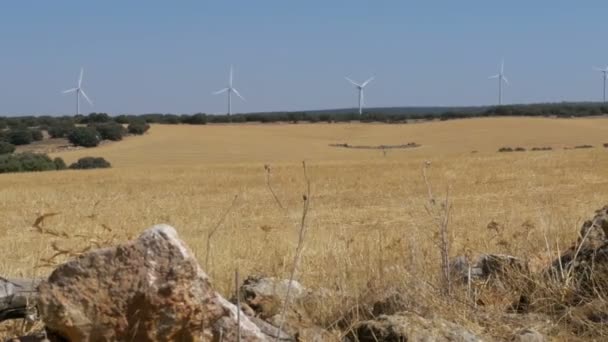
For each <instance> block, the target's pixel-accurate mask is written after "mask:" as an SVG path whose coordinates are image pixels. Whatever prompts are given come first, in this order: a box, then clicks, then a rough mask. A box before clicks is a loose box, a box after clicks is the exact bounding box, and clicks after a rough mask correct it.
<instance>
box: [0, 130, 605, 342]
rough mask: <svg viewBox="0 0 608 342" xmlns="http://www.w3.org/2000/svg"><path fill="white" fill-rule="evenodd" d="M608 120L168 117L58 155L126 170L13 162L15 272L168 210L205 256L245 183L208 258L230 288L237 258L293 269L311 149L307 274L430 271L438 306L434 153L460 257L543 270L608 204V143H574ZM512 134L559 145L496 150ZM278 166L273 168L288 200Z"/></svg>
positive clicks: (340, 281) (3, 269) (260, 269)
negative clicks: (487, 256)
mask: <svg viewBox="0 0 608 342" xmlns="http://www.w3.org/2000/svg"><path fill="white" fill-rule="evenodd" d="M607 124H608V120H607V119H603V118H593V119H539V118H487V119H466V120H454V121H447V122H430V123H420V124H406V125H383V124H298V125H207V126H159V125H156V126H153V127H152V128H151V130H150V132H149V133H148V134H146V135H145V136H142V137H129V138H127V139H125V140H124V141H122V142H120V143H115V144H108V145H104V146H100V147H98V148H94V149H79V150H74V151H66V152H61V153H56V154H53V156H60V157H62V158H64V159H65V160H66V162H68V163H71V162H73V161H75V160H76V159H78V158H79V157H83V156H88V155H94V156H100V157H104V158H105V159H107V160H108V161H110V162H111V163H112V165H113V167H114V168H113V169H107V170H92V171H61V172H45V173H34V174H4V175H0V189H1V190H0V196H1V199H2V200H1V201H0V213H1V214H2V217H3V220H2V222H1V223H0V225H1V226H0V231H2V237H1V239H2V240H1V242H2V245H3V246H5V248H9V249H10V253H6V254H5V255H4V257H3V259H2V261H0V274H2V275H10V276H34V275H45V274H47V273H48V272H49V270H50V268H48V267H44V266H45V261H43V260H44V259H48V258H49V257H51V256H52V255H53V254H55V253H56V251H57V248H55V250H54V249H53V248H52V247H51V242H53V241H55V242H56V246H57V247H58V249H61V250H69V251H71V252H70V253H76V252H78V251H79V250H81V249H83V248H85V247H86V246H90V245H96V244H99V245H106V244H109V243H111V242H117V241H124V240H126V239H127V238H129V237H134V236H137V235H138V234H139V233H140V232H141V231H142V230H144V229H145V228H147V227H149V226H151V225H153V224H156V223H168V224H170V225H172V226H174V227H176V228H177V230H178V231H179V233H180V236H181V237H182V238H184V240H185V241H186V242H187V243H188V244H189V246H190V247H192V248H193V250H194V252H195V254H196V255H197V257H198V259H199V260H200V262H201V264H203V265H204V259H205V255H206V253H207V247H206V246H207V234H208V232H209V231H210V230H212V229H213V228H214V227H216V226H217V222H219V221H220V219H221V217H222V216H223V213H224V212H225V211H226V210H227V209H228V208H230V207H231V203H232V201H233V199H234V197H235V196H237V199H236V201H235V204H234V206H233V207H232V208H231V209H230V210H229V212H228V214H227V216H226V219H225V221H223V222H222V224H221V225H220V226H219V227H218V229H217V232H216V234H215V235H214V236H213V240H212V241H211V244H210V245H211V250H210V251H209V255H210V262H209V267H208V269H207V271H208V273H209V274H210V275H211V277H212V281H213V283H214V285H215V286H216V287H218V288H219V290H220V292H222V293H224V294H225V295H229V294H230V293H231V292H232V291H233V290H234V285H233V283H234V281H233V274H234V269H235V268H236V267H237V266H238V268H239V269H240V272H241V274H244V275H252V274H265V275H269V276H278V277H282V278H287V277H288V276H289V272H290V270H291V266H290V265H291V261H292V259H293V254H294V252H295V245H296V243H297V236H298V228H297V226H298V221H299V219H300V217H301V215H302V194H303V193H304V191H305V181H304V177H303V172H302V164H301V162H302V161H303V160H306V163H307V171H308V176H309V179H310V182H311V185H312V189H311V194H312V199H311V207H310V212H309V215H308V219H307V226H308V234H307V236H306V240H305V249H304V251H303V255H302V262H301V266H300V269H299V271H298V272H297V277H296V278H297V279H298V280H299V281H300V282H302V283H303V284H305V285H306V286H308V287H311V288H327V289H332V290H336V291H338V292H339V293H341V294H342V295H343V296H344V297H349V298H354V297H357V298H365V297H366V296H370V297H373V296H375V294H377V293H379V292H381V291H384V290H385V289H389V288H402V287H406V286H408V284H410V283H411V282H413V281H417V280H423V281H424V283H425V284H430V285H428V286H427V287H425V290H424V291H422V290H421V291H420V292H419V295H420V296H425V295H426V294H428V297H425V298H423V299H420V300H421V301H427V302H429V303H433V302H436V300H435V299H433V297H432V296H431V293H434V292H433V291H432V290H433V288H432V287H433V286H436V285H437V284H438V281H439V277H440V271H441V270H440V253H439V250H438V248H437V245H436V241H437V233H436V230H437V229H436V226H435V221H434V218H433V217H431V216H429V214H428V213H427V211H426V210H425V205H427V204H428V202H429V191H428V188H427V186H426V184H425V182H424V179H423V176H422V168H423V165H427V164H428V165H429V166H427V171H426V172H427V176H428V181H429V183H430V186H431V191H432V194H433V197H434V198H435V199H437V200H438V201H439V200H441V199H443V198H444V196H445V195H446V190H447V189H449V200H450V202H451V205H452V207H451V218H450V221H449V239H450V241H451V250H450V255H451V256H456V255H467V254H475V253H483V252H496V253H505V254H510V255H514V256H517V257H521V258H526V259H528V260H530V264H531V265H532V266H533V267H536V268H537V269H540V268H542V267H544V266H547V265H549V263H550V261H551V259H553V258H554V257H555V256H556V253H557V251H556V249H557V247H560V248H566V247H567V246H569V245H570V243H572V242H573V241H574V240H575V239H576V236H577V233H578V229H579V227H580V225H581V224H582V222H583V220H584V219H586V218H588V217H590V215H591V214H592V213H593V211H594V210H595V209H598V208H600V207H602V206H603V205H605V204H608V197H607V196H606V194H607V193H608V177H607V176H606V175H607V173H606V170H607V169H608V152H607V151H606V149H603V148H595V149H592V148H590V149H576V150H575V149H571V150H564V147H567V146H581V145H586V144H589V145H593V146H602V144H603V143H604V142H605V141H606V136H608V125H607ZM345 141H347V142H348V143H349V144H353V145H369V146H377V145H399V144H402V143H403V142H404V141H405V142H408V141H415V142H416V143H418V144H420V145H421V146H420V147H417V148H412V149H394V150H391V151H390V152H388V153H387V154H386V155H383V154H382V153H381V152H380V151H376V150H365V149H342V148H334V147H330V146H329V145H330V144H339V143H343V142H345ZM503 146H522V147H525V148H528V149H531V148H532V147H535V146H543V147H551V148H553V150H552V151H538V152H535V153H496V151H497V150H498V149H499V148H500V147H503ZM472 150H475V151H478V153H475V154H471V153H470V151H472ZM264 165H269V166H270V178H269V181H270V184H271V187H272V189H273V191H274V192H275V194H276V199H275V198H274V197H273V194H272V193H271V191H270V189H269V187H268V183H267V180H268V179H267V171H266V170H265V169H264ZM277 200H278V202H279V203H280V206H279V205H278V204H277ZM281 207H283V208H284V209H281ZM45 213H57V215H54V216H52V217H48V218H46V219H45V220H44V222H43V223H42V224H41V226H42V227H44V229H48V230H52V231H53V232H55V233H59V234H56V235H58V236H54V235H53V234H49V233H44V234H42V233H40V232H39V231H37V230H36V229H35V228H32V223H33V222H34V220H35V219H36V218H37V217H39V216H40V215H41V214H45ZM491 222H495V223H496V224H497V225H498V226H499V227H501V228H500V229H489V227H495V226H494V225H490V223H491ZM61 233H65V234H64V235H65V236H62V234H61ZM547 246H549V247H547ZM68 254H69V253H68ZM65 257H66V255H59V256H58V257H57V258H56V259H54V260H53V262H59V261H62V260H64V259H65ZM425 291H427V292H425ZM344 297H336V298H335V299H334V300H333V301H332V300H328V301H326V303H325V306H324V307H323V308H320V309H319V310H318V312H319V315H318V317H316V319H317V320H318V322H319V323H320V324H322V325H325V326H330V325H331V322H332V321H333V320H334V319H335V318H336V317H337V316H339V315H337V314H336V312H340V311H341V310H342V306H343V305H344ZM485 302H486V303H487V304H486V306H485V309H484V310H487V312H489V313H493V312H504V308H505V306H506V305H507V304H508V303H505V302H504V300H503V299H501V298H494V299H488V298H486V299H485ZM429 305H430V304H429ZM445 311H446V313H445V315H447V316H448V317H450V318H453V319H454V320H458V321H460V322H463V324H465V325H468V326H471V327H472V328H471V329H473V330H475V329H477V330H483V331H484V332H486V333H489V334H490V335H494V336H497V337H501V336H505V335H504V334H505V333H504V331H506V329H507V328H503V327H511V325H509V324H512V325H517V324H519V323H513V322H511V321H508V320H505V321H500V319H499V318H497V319H498V322H497V323H495V324H494V327H486V326H484V325H483V322H479V320H478V319H477V318H474V317H473V316H471V315H470V313H468V312H467V311H465V310H464V309H462V308H461V307H460V306H455V307H454V308H445ZM494 317H499V316H497V315H495V316H494ZM524 321H525V320H524ZM570 333H571V331H570V330H569V329H568V328H564V329H563V331H562V330H560V329H557V330H553V331H552V333H551V334H553V335H554V336H561V338H563V339H565V340H567V339H569V338H571V335H570Z"/></svg>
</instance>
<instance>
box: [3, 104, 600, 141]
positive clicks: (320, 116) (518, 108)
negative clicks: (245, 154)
mask: <svg viewBox="0 0 608 342" xmlns="http://www.w3.org/2000/svg"><path fill="white" fill-rule="evenodd" d="M605 114H608V105H604V104H598V103H590V102H587V103H584V102H583V103H574V102H568V103H546V104H523V105H503V106H494V107H394V108H369V109H368V110H366V112H365V113H363V115H361V116H359V114H358V113H357V112H356V110H355V109H337V110H319V111H299V112H259V113H243V114H233V115H225V114H224V115H209V114H205V113H195V114H163V113H149V114H139V115H117V116H111V115H109V114H107V113H91V114H88V115H75V116H49V115H43V116H34V115H30V116H19V117H0V130H5V129H7V128H8V129H14V128H24V127H26V128H27V127H41V128H43V129H46V130H48V132H49V134H51V135H52V136H53V135H58V136H61V135H62V131H63V132H64V131H66V130H68V129H69V128H70V127H72V126H74V125H97V124H108V123H118V124H122V125H132V127H133V129H134V130H135V129H136V128H135V127H138V128H140V129H143V127H144V124H151V123H155V124H171V125H177V124H189V125H204V124H208V123H246V122H259V123H275V122H291V123H298V122H328V123H331V122H349V121H362V122H387V123H403V122H407V121H412V120H450V119H461V118H470V117H491V116H545V117H561V118H566V117H583V116H597V115H605ZM53 132H55V133H56V134H53Z"/></svg>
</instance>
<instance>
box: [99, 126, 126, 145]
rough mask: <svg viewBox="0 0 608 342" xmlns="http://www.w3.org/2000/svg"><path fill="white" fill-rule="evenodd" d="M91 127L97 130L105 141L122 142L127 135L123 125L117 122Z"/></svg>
mask: <svg viewBox="0 0 608 342" xmlns="http://www.w3.org/2000/svg"><path fill="white" fill-rule="evenodd" d="M91 127H93V128H95V129H96V130H97V132H99V135H100V136H101V139H104V140H113V141H118V140H122V137H123V136H124V135H125V133H126V130H125V128H124V127H123V126H122V125H121V124H119V123H116V122H108V123H104V124H95V125H92V126H91Z"/></svg>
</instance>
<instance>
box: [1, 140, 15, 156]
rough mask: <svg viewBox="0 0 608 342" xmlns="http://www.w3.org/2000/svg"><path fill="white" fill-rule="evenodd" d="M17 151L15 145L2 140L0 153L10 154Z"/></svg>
mask: <svg viewBox="0 0 608 342" xmlns="http://www.w3.org/2000/svg"><path fill="white" fill-rule="evenodd" d="M13 152H15V145H13V144H10V143H7V142H5V141H0V154H8V153H13Z"/></svg>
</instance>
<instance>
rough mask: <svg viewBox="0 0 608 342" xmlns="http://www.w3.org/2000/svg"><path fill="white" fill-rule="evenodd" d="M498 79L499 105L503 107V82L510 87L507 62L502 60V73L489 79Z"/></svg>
mask: <svg viewBox="0 0 608 342" xmlns="http://www.w3.org/2000/svg"><path fill="white" fill-rule="evenodd" d="M494 78H496V79H498V105H499V106H500V105H502V82H503V81H504V82H505V84H506V85H509V80H507V77H505V60H504V59H503V60H502V63H501V64H500V73H498V74H497V75H494V76H490V77H489V78H488V79H494Z"/></svg>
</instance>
